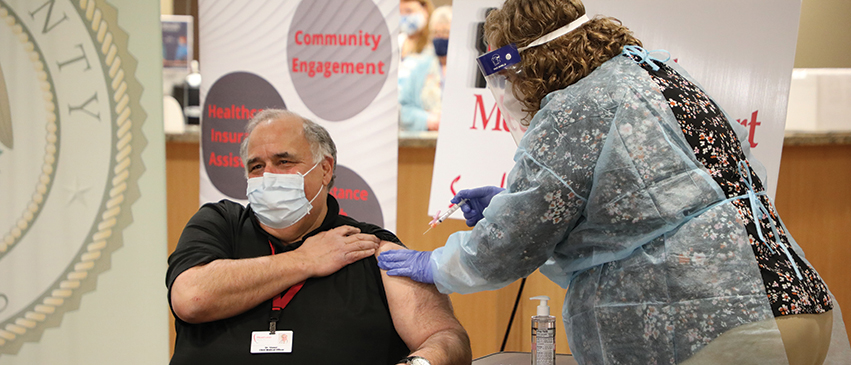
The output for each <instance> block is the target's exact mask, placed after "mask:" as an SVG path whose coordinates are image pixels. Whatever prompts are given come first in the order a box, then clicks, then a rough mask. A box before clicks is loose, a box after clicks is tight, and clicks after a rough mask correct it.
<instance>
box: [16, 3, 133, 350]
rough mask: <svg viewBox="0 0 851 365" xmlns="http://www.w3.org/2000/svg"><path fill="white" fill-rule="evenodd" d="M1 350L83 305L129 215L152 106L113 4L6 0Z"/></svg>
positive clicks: (34, 336) (118, 242)
mask: <svg viewBox="0 0 851 365" xmlns="http://www.w3.org/2000/svg"><path fill="white" fill-rule="evenodd" d="M0 49H2V50H3V51H2V52H0V192H2V193H0V204H2V206H3V207H4V209H3V210H2V212H0V236H1V237H2V239H0V355H2V354H14V353H17V351H18V350H19V349H20V347H21V345H22V344H23V343H25V342H28V341H37V340H38V339H39V338H40V337H41V333H42V332H43V330H44V329H45V328H47V327H50V326H57V325H58V324H59V323H60V322H61V318H62V315H63V314H64V313H65V312H67V311H69V310H73V309H76V308H77V306H79V304H80V298H81V296H82V294H83V293H84V292H86V291H90V290H93V289H94V287H95V284H96V279H97V275H98V274H99V273H101V272H103V271H104V270H106V269H107V268H109V256H110V254H111V252H112V251H114V250H115V249H117V248H118V247H120V246H121V244H122V242H121V238H122V235H121V232H122V229H123V228H124V227H126V226H127V225H128V224H129V223H130V222H131V220H132V217H131V216H130V209H129V208H130V205H131V204H132V203H133V202H134V201H135V200H136V199H137V197H138V195H139V193H138V187H137V186H136V180H137V179H138V175H139V172H140V171H142V166H141V159H140V157H139V154H140V152H141V151H140V150H141V149H142V147H143V146H144V144H145V139H144V136H143V135H142V134H141V129H140V127H141V124H142V122H143V121H144V120H145V118H146V114H145V112H144V110H142V108H141V106H140V104H139V100H140V95H141V86H140V85H139V83H138V82H137V80H136V79H135V76H134V75H135V65H136V61H135V59H134V58H133V57H132V56H131V55H130V54H129V53H128V51H127V35H126V34H125V33H124V32H123V31H122V30H121V29H120V28H119V27H118V25H117V13H116V10H115V9H114V8H112V7H111V6H109V5H107V4H106V3H105V2H104V1H102V0H101V1H98V0H78V1H70V0H37V1H30V0H0Z"/></svg>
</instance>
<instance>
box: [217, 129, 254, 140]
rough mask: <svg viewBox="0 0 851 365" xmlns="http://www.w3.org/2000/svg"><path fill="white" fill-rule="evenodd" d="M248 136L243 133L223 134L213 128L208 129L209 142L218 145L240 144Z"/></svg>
mask: <svg viewBox="0 0 851 365" xmlns="http://www.w3.org/2000/svg"><path fill="white" fill-rule="evenodd" d="M247 136H248V133H244V132H223V131H217V130H216V129H215V128H210V141H212V142H219V143H242V140H243V139H245V137H247Z"/></svg>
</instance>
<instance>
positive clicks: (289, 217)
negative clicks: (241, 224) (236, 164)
mask: <svg viewBox="0 0 851 365" xmlns="http://www.w3.org/2000/svg"><path fill="white" fill-rule="evenodd" d="M316 166H319V163H316V165H313V167H311V168H310V170H308V171H307V172H306V173H304V175H302V174H301V173H295V174H273V173H270V172H265V173H263V176H262V177H253V178H250V179H248V187H247V188H246V195H247V196H248V202H249V203H251V210H253V211H254V214H255V215H256V216H257V220H258V221H260V223H262V224H263V225H265V226H268V227H271V228H275V229H283V228H287V227H289V226H292V225H293V224H296V222H298V221H300V220H301V219H302V218H304V216H306V215H307V214H309V213H310V210H311V209H313V205H311V203H313V201H314V200H316V197H318V196H319V194H320V193H321V192H322V189H321V188H320V189H319V191H318V192H316V195H315V196H314V197H313V199H310V201H308V200H307V197H306V196H305V194H304V177H305V176H307V174H309V173H310V172H311V171H313V169H315V168H316Z"/></svg>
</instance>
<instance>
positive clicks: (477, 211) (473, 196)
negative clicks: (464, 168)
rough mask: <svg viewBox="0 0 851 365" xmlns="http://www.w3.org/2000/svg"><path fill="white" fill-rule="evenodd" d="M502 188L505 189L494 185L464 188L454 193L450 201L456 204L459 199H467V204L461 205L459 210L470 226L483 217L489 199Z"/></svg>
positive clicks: (489, 201)
mask: <svg viewBox="0 0 851 365" xmlns="http://www.w3.org/2000/svg"><path fill="white" fill-rule="evenodd" d="M503 190H505V189H503V188H500V187H496V186H483V187H480V188H475V189H464V190H461V191H459V192H458V194H455V197H453V198H452V199H451V200H450V202H452V204H458V202H460V201H461V200H463V199H467V204H464V205H462V206H461V211H462V212H464V218H466V219H467V226H468V227H472V226H475V225H476V223H477V222H478V221H480V220H481V219H482V218H484V217H485V216H484V215H482V212H484V211H485V208H487V207H488V205H490V203H491V199H493V197H494V196H495V195H496V194H499V193H501V192H502V191H503Z"/></svg>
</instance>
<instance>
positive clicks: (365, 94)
mask: <svg viewBox="0 0 851 365" xmlns="http://www.w3.org/2000/svg"><path fill="white" fill-rule="evenodd" d="M390 42H391V39H390V30H389V29H388V28H387V23H386V22H385V21H384V16H383V15H382V14H381V11H380V10H379V9H378V7H377V6H376V5H375V3H374V2H373V0H311V1H302V2H301V3H300V4H299V6H298V8H297V9H296V13H295V16H293V21H292V23H290V30H289V38H288V40H287V57H288V61H289V62H288V63H289V70H290V78H291V79H292V80H293V84H294V86H295V89H296V92H298V95H299V97H301V100H302V101H303V102H304V104H305V105H307V107H308V108H310V111H312V112H313V113H314V114H316V115H317V116H319V117H320V118H322V119H325V120H328V121H334V122H336V121H341V120H345V119H348V118H351V117H353V116H355V115H356V114H358V113H360V112H361V111H363V110H364V109H365V108H366V107H367V106H368V105H369V104H370V103H372V101H373V100H374V99H375V97H376V96H377V95H378V92H379V91H381V88H382V87H383V86H384V82H385V81H386V80H387V74H388V73H389V72H390V62H391V60H392V53H391V47H390Z"/></svg>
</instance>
